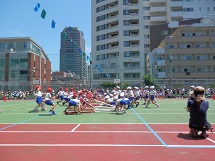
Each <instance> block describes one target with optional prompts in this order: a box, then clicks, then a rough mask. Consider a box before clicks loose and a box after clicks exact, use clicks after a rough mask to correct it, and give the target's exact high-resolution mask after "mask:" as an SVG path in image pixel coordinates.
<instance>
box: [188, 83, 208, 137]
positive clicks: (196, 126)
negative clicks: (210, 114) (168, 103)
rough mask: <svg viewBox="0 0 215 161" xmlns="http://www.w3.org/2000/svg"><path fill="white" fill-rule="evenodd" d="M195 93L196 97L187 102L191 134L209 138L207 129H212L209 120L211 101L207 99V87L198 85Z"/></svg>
mask: <svg viewBox="0 0 215 161" xmlns="http://www.w3.org/2000/svg"><path fill="white" fill-rule="evenodd" d="M193 93H194V96H195V98H194V99H191V100H188V102H187V111H188V112H189V113H190V118H189V128H190V135H191V137H202V138H207V136H208V135H207V133H206V131H207V130H209V129H211V124H210V123H209V122H208V121H207V111H208V108H209V103H208V101H206V100H205V96H204V94H205V89H204V88H203V87H201V86H197V87H196V88H195V89H194V91H193Z"/></svg>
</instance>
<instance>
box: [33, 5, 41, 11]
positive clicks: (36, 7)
mask: <svg viewBox="0 0 215 161" xmlns="http://www.w3.org/2000/svg"><path fill="white" fill-rule="evenodd" d="M39 8H40V4H39V3H37V5H36V6H35V7H34V11H35V12H37V11H39Z"/></svg>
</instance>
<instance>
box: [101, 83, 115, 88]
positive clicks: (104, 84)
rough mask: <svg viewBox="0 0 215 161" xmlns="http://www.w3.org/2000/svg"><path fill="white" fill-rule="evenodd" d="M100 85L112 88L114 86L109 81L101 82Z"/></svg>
mask: <svg viewBox="0 0 215 161" xmlns="http://www.w3.org/2000/svg"><path fill="white" fill-rule="evenodd" d="M100 85H101V87H103V88H114V87H115V86H116V85H115V84H114V83H111V82H103V83H101V84H100Z"/></svg>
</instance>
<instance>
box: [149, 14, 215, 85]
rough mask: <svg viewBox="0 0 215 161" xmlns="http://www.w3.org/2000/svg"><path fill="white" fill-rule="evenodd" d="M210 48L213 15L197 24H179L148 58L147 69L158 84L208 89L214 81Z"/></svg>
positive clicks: (214, 35) (214, 32)
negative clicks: (199, 86)
mask: <svg viewBox="0 0 215 161" xmlns="http://www.w3.org/2000/svg"><path fill="white" fill-rule="evenodd" d="M163 26H165V25H163ZM158 27H161V26H158ZM162 28H163V27H162ZM214 49H215V15H214V16H209V17H205V18H203V19H201V21H200V23H194V24H192V25H180V26H179V27H178V28H177V29H176V30H175V31H174V33H173V34H172V35H171V36H167V37H166V38H165V39H164V40H163V41H162V42H161V43H160V44H159V48H155V49H154V50H153V51H152V52H151V53H150V54H149V55H148V59H149V61H148V62H150V63H149V64H148V65H147V67H148V69H149V73H150V74H151V75H154V76H155V77H156V79H157V80H158V81H159V82H158V83H160V84H166V85H167V86H169V87H170V80H171V84H173V85H174V84H177V83H181V84H183V85H184V86H186V85H187V86H190V85H199V84H202V85H205V86H207V87H208V86H209V85H210V84H211V83H214V80H215V75H214V72H215V52H214ZM168 84H169V85H168Z"/></svg>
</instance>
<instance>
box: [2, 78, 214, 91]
mask: <svg viewBox="0 0 215 161" xmlns="http://www.w3.org/2000/svg"><path fill="white" fill-rule="evenodd" d="M155 81H156V83H157V84H158V85H159V86H165V87H167V88H170V87H172V88H182V87H183V88H190V86H191V85H194V86H197V85H201V86H203V87H205V88H208V87H209V88H214V87H215V79H173V80H171V81H170V80H169V79H156V80H155ZM103 82H110V80H109V81H108V80H102V81H98V82H97V81H94V83H92V85H90V83H89V82H83V81H81V80H72V81H50V82H41V83H40V86H41V88H42V90H46V89H47V88H49V87H51V88H52V89H53V90H55V91H58V90H59V88H60V87H63V88H68V89H69V88H71V87H72V88H74V89H76V90H79V89H83V88H86V89H88V88H101V85H100V84H101V83H103ZM112 82H113V81H112ZM120 83H121V85H123V84H129V81H126V82H120ZM133 83H134V82H132V84H131V83H130V84H129V85H130V86H132V85H134V86H137V85H138V86H140V87H144V86H145V85H144V84H143V81H142V82H138V83H135V84H133ZM36 85H38V84H34V82H32V81H10V82H0V90H2V91H8V90H10V91H16V90H21V91H29V90H33V89H35V86H36Z"/></svg>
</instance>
